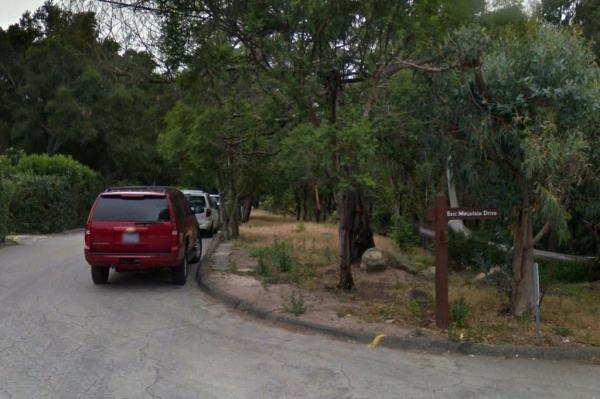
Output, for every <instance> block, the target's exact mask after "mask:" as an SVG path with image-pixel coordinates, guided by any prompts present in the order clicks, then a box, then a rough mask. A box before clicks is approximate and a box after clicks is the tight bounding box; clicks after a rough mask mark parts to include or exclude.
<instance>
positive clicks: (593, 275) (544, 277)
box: [539, 261, 600, 285]
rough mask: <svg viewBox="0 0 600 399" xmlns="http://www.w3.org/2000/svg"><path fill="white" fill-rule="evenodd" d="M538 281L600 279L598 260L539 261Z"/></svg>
mask: <svg viewBox="0 0 600 399" xmlns="http://www.w3.org/2000/svg"><path fill="white" fill-rule="evenodd" d="M539 267H540V269H539V270H540V282H541V283H542V284H544V285H552V284H557V283H585V282H591V281H600V261H596V262H595V263H592V262H589V263H577V262H559V261H556V262H549V261H546V262H541V263H540V265H539Z"/></svg>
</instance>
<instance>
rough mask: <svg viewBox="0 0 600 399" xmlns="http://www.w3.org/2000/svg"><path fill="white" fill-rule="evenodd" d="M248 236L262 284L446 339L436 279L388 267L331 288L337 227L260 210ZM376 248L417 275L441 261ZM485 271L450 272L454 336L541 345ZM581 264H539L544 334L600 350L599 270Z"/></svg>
mask: <svg viewBox="0 0 600 399" xmlns="http://www.w3.org/2000/svg"><path fill="white" fill-rule="evenodd" d="M241 233H242V238H241V239H240V240H238V242H237V244H236V245H237V248H239V249H243V250H245V251H246V252H247V253H251V254H252V255H254V256H255V259H256V261H257V262H258V263H259V266H258V267H257V268H256V269H255V272H254V273H255V275H256V276H257V277H258V278H259V279H261V281H263V282H265V283H273V284H275V283H279V282H282V283H291V284H295V285H297V286H298V287H300V288H302V289H308V290H309V291H318V292H319V293H323V294H325V293H326V294H328V295H329V294H332V293H333V294H334V295H335V297H336V300H337V302H338V304H339V306H337V307H336V308H335V314H336V315H337V317H339V318H342V317H345V316H346V315H352V316H354V317H356V318H359V319H361V320H363V321H366V322H374V323H382V322H384V321H385V320H389V319H393V320H394V322H393V325H394V326H399V327H405V328H410V329H411V330H413V329H415V328H417V329H419V331H422V332H424V331H427V333H429V334H432V333H433V334H441V332H439V331H438V330H437V329H436V328H435V317H434V314H435V312H434V310H435V309H434V301H433V298H434V282H433V281H430V280H424V279H421V278H416V277H412V276H410V275H408V277H407V276H406V275H404V277H402V276H403V275H402V273H398V272H396V271H393V270H389V269H388V270H387V271H386V272H383V274H368V273H364V272H360V271H358V270H356V269H355V270H356V272H355V273H354V278H355V283H356V290H354V291H352V292H341V291H335V290H333V291H331V290H328V289H326V288H327V287H332V286H335V283H336V281H337V263H338V261H339V258H338V254H337V230H336V226H334V225H330V224H327V223H321V224H316V223H310V222H303V223H299V222H297V221H296V220H295V219H293V218H289V217H283V216H279V215H273V214H270V213H266V212H262V211H258V212H255V213H253V217H252V219H251V221H250V223H247V224H244V225H243V226H242V227H241ZM375 244H376V246H377V247H379V248H381V249H383V250H384V251H386V252H388V253H390V254H391V255H393V256H395V257H397V258H398V259H399V260H400V261H401V262H404V263H407V264H410V267H411V268H413V269H415V270H422V269H426V268H428V267H431V266H433V264H434V259H433V256H432V254H431V253H430V252H429V251H428V250H426V249H423V248H420V247H414V248H409V249H406V250H401V249H400V248H399V247H398V246H397V245H396V243H394V242H393V241H392V240H391V239H389V238H387V237H383V236H379V235H376V236H375ZM486 249H487V248H486ZM499 260H500V259H498V263H499ZM479 266H481V265H471V266H469V265H468V264H465V266H464V267H463V268H462V269H464V270H462V271H455V272H452V273H451V274H450V278H449V281H450V287H449V294H450V298H449V299H450V303H451V304H452V308H451V312H452V331H449V332H448V333H449V335H450V336H451V337H452V338H453V339H457V340H465V341H471V342H486V343H510V344H533V343H536V342H537V339H536V335H535V329H534V323H533V320H532V318H531V317H527V316H526V317H523V318H515V317H512V316H510V315H509V314H507V309H508V299H509V298H508V295H507V291H506V289H504V288H503V287H500V286H497V285H494V284H492V283H490V284H489V285H473V284H471V279H472V278H473V276H474V274H475V273H476V272H478V271H479V270H480V269H484V267H479ZM577 267H579V266H576V269H573V270H571V269H568V268H567V266H566V264H561V265H547V264H542V265H540V270H541V280H542V281H541V282H542V285H543V286H544V289H545V296H544V299H543V302H542V308H541V319H542V335H543V338H544V340H545V342H546V343H547V344H551V345H561V344H562V343H563V342H565V341H566V340H565V338H568V340H569V342H577V343H585V344H591V345H600V301H599V300H598V298H600V281H599V282H595V283H590V282H578V281H581V279H582V278H583V277H582V276H589V275H590V274H589V273H593V272H594V271H593V270H594V269H593V268H592V269H588V268H587V266H586V267H585V268H582V267H579V268H578V269H577ZM469 269H470V270H469ZM377 276H381V277H377ZM585 278H588V277H585ZM565 280H567V281H568V282H565ZM550 283H551V284H550ZM415 288H416V289H420V290H422V291H425V292H426V293H428V295H429V297H430V301H429V303H426V304H423V303H418V302H416V301H413V300H411V299H409V298H410V296H409V295H408V292H409V291H410V290H411V289H415ZM305 294H306V292H305ZM298 295H299V294H297V293H296V294H295V297H294V298H293V300H292V298H291V297H290V298H286V299H285V303H286V307H287V308H288V309H289V311H290V313H292V312H291V310H292V309H294V308H295V309H297V310H299V309H300V308H301V306H299V304H300V300H299V298H298ZM305 299H306V298H304V299H303V300H302V301H304V300H305ZM315 310H316V311H318V309H315ZM286 311H287V310H286ZM292 314H293V313H292Z"/></svg>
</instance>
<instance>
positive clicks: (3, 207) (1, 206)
mask: <svg viewBox="0 0 600 399" xmlns="http://www.w3.org/2000/svg"><path fill="white" fill-rule="evenodd" d="M10 168H11V165H10V161H9V160H8V158H6V157H4V156H2V155H0V243H3V242H4V240H5V238H6V235H7V234H8V233H9V228H8V204H9V200H10V191H9V184H8V181H7V180H5V177H6V176H7V175H8V173H9V170H10Z"/></svg>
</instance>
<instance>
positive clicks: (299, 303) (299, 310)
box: [283, 292, 306, 317]
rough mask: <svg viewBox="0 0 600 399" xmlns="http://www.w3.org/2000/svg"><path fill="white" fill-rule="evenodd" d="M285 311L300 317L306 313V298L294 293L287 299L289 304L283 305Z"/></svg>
mask: <svg viewBox="0 0 600 399" xmlns="http://www.w3.org/2000/svg"><path fill="white" fill-rule="evenodd" d="M283 310H285V311H286V312H288V313H291V314H293V315H294V316H296V317H298V316H300V315H301V314H304V313H305V312H306V306H305V305H304V298H302V294H300V293H295V292H293V293H292V294H290V296H289V297H288V299H287V302H284V303H283Z"/></svg>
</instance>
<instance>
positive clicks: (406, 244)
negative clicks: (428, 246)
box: [390, 215, 419, 249]
mask: <svg viewBox="0 0 600 399" xmlns="http://www.w3.org/2000/svg"><path fill="white" fill-rule="evenodd" d="M390 237H391V238H392V240H394V241H395V242H396V244H398V246H399V247H400V248H403V249H407V248H411V247H414V246H416V245H419V236H418V235H416V234H415V231H414V227H413V226H412V225H411V224H410V223H408V222H407V221H406V219H405V218H404V217H403V216H402V215H395V216H394V217H393V218H392V227H391V229H390Z"/></svg>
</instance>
